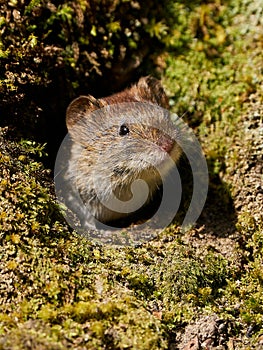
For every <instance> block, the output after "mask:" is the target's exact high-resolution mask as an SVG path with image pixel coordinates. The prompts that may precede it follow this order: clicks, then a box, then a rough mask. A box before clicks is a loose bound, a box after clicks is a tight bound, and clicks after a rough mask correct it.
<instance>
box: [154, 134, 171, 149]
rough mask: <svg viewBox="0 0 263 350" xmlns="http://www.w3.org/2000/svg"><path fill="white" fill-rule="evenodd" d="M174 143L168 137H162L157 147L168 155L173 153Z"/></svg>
mask: <svg viewBox="0 0 263 350" xmlns="http://www.w3.org/2000/svg"><path fill="white" fill-rule="evenodd" d="M174 143H175V141H174V140H172V139H171V138H170V137H169V136H168V135H161V136H160V137H159V138H158V141H157V145H158V146H159V147H161V149H163V150H164V151H165V152H167V153H170V152H171V150H172V149H173V146H174Z"/></svg>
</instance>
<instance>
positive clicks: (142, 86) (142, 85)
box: [137, 76, 169, 109]
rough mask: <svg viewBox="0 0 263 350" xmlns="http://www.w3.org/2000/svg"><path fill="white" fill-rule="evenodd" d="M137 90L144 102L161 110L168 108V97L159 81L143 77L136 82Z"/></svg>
mask: <svg viewBox="0 0 263 350" xmlns="http://www.w3.org/2000/svg"><path fill="white" fill-rule="evenodd" d="M137 88H138V89H139V90H140V94H141V96H142V97H143V98H144V99H145V100H148V101H152V102H153V103H157V104H158V105H159V106H161V107H163V108H166V109H168V108H169V100H168V97H167V95H166V93H165V91H164V89H163V87H162V85H161V83H160V81H159V80H157V79H155V78H153V77H151V76H147V77H143V78H141V79H140V80H139V81H138V83H137Z"/></svg>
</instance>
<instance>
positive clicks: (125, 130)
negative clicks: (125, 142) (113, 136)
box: [119, 124, 130, 136]
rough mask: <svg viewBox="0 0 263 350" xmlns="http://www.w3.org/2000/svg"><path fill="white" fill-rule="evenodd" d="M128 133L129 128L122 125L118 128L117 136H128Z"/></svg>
mask: <svg viewBox="0 0 263 350" xmlns="http://www.w3.org/2000/svg"><path fill="white" fill-rule="evenodd" d="M129 132H130V130H129V128H128V127H127V126H126V125H125V124H122V125H121V126H120V129H119V135H121V136H124V135H127V134H129Z"/></svg>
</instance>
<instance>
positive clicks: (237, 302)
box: [0, 0, 263, 350]
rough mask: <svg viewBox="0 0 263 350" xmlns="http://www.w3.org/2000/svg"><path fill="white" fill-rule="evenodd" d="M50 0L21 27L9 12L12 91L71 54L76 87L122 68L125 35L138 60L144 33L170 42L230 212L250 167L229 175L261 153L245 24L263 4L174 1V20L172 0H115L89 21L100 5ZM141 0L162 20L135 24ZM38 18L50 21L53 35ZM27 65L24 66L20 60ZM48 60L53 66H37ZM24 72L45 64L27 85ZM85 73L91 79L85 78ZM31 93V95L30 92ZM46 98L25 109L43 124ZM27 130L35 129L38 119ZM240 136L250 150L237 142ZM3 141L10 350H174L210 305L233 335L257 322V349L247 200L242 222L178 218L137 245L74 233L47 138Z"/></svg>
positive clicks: (260, 290)
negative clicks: (250, 121)
mask: <svg viewBox="0 0 263 350" xmlns="http://www.w3.org/2000/svg"><path fill="white" fill-rule="evenodd" d="M52 4H53V3H52V2H51V3H49V6H50V8H49V9H47V8H45V10H46V11H43V12H42V10H43V6H45V5H44V4H43V3H42V2H40V1H31V2H30V3H29V5H28V6H27V7H25V6H24V5H23V6H24V7H23V11H21V13H20V15H21V16H23V18H22V19H21V21H19V20H17V21H14V19H13V18H12V19H10V21H11V22H12V21H13V22H16V23H15V26H10V28H9V27H8V26H9V24H10V23H8V24H7V23H6V22H5V21H4V20H3V19H0V25H1V30H2V28H4V40H6V41H5V42H4V44H3V45H1V50H2V52H3V54H2V56H3V57H2V58H3V59H4V60H7V59H8V58H9V54H12V57H13V61H12V62H11V63H10V62H9V63H10V65H11V66H10V67H9V69H10V70H9V72H10V74H8V75H7V76H4V73H3V72H2V73H1V79H2V78H3V79H4V80H2V86H4V88H5V89H6V93H7V95H8V97H10V98H11V97H12V96H13V95H10V94H11V90H12V89H16V90H17V89H19V92H21V91H22V90H23V86H24V85H23V84H24V82H25V83H26V84H29V85H27V87H28V86H38V85H39V84H40V83H41V84H43V85H45V84H48V81H49V79H50V72H51V71H52V69H53V68H52V69H51V70H50V71H49V68H50V67H51V66H52V67H53V65H54V66H56V65H57V64H58V65H59V64H60V62H63V64H64V65H65V72H66V77H69V76H70V73H72V72H73V78H72V80H73V81H75V85H74V89H76V88H78V86H81V84H83V80H82V79H85V80H87V77H86V76H85V74H84V71H85V70H86V69H87V71H88V74H90V76H93V75H92V74H94V72H96V74H94V76H93V77H95V76H96V77H97V76H98V74H99V73H100V72H101V69H103V67H102V66H103V65H104V63H105V62H106V63H105V65H106V64H107V65H108V66H113V65H114V62H113V61H114V58H115V57H117V56H118V47H119V46H118V45H120V44H123V45H124V46H125V47H126V49H127V56H130V55H131V56H132V54H133V53H135V52H137V51H136V50H140V47H141V45H143V44H144V42H143V41H142V42H141V38H142V36H145V37H147V38H151V40H157V41H158V43H159V44H160V43H162V44H164V45H166V51H169V52H166V55H165V57H166V64H167V68H166V70H165V74H164V79H163V80H164V83H165V86H166V88H167V90H168V93H169V96H170V102H171V105H172V108H173V110H174V111H175V112H177V113H178V114H179V115H184V118H185V119H186V120H188V121H189V123H190V125H191V126H192V127H193V128H194V129H195V131H196V132H197V134H198V136H199V138H200V141H201V143H202V147H203V149H204V152H205V154H206V156H207V160H208V165H209V172H210V181H211V183H210V192H211V193H212V194H214V196H215V197H216V199H217V204H218V202H219V203H220V204H221V203H223V205H224V206H225V211H224V212H223V214H224V213H225V212H228V210H229V208H230V206H231V199H233V200H235V198H236V196H237V195H238V193H239V192H240V189H241V187H242V186H243V183H242V179H243V178H242V176H243V175H244V174H246V172H244V173H241V175H240V177H241V180H240V181H241V183H242V184H241V183H240V182H233V183H232V182H231V183H230V180H231V181H232V179H233V178H234V175H235V176H236V174H237V173H236V171H237V170H238V169H241V170H243V168H242V161H243V160H244V158H246V157H247V153H246V152H249V151H250V150H252V151H253V152H254V153H253V155H256V151H255V150H254V149H253V145H254V144H253V142H252V141H253V140H250V139H249V140H248V141H247V143H246V139H245V127H243V124H242V123H243V119H244V115H245V114H244V113H245V112H246V111H247V109H248V107H249V106H250V104H251V103H252V102H253V101H252V100H253V99H252V97H251V96H253V94H254V96H256V97H253V98H254V99H258V100H259V102H260V93H259V92H260V86H261V84H262V76H261V75H260V69H261V68H262V67H261V63H262V50H261V47H260V40H261V36H260V34H259V33H258V31H257V26H258V23H259V22H257V21H255V24H253V23H254V22H253V23H250V25H245V23H247V19H248V18H251V17H250V16H251V15H255V14H256V13H258V12H257V11H258V10H257V8H258V7H257V6H256V5H257V2H255V3H254V7H253V6H252V5H253V4H252V3H251V4H250V3H248V2H245V3H244V2H242V1H238V0H231V1H229V2H227V3H225V2H224V3H223V2H216V3H214V2H212V1H211V2H208V3H207V4H203V3H201V2H188V3H187V5H186V4H181V3H171V2H169V4H170V7H169V11H168V12H167V13H170V12H173V16H170V17H169V16H166V17H165V19H163V18H162V12H160V14H156V15H155V16H153V17H152V15H151V14H152V13H155V12H158V10H159V9H160V7H159V6H160V5H157V6H155V5H156V4H155V3H153V5H151V6H152V7H151V8H150V9H149V11H148V10H147V9H141V12H140V11H139V9H138V8H137V9H136V6H135V5H136V4H137V3H134V2H133V3H131V2H129V1H125V2H117V3H116V2H114V4H113V3H109V4H108V5H109V6H110V10H109V16H108V17H107V16H106V17H105V18H106V19H105V18H104V19H103V21H102V20H101V19H100V18H98V19H96V18H95V17H90V22H87V23H88V24H85V23H86V22H85V21H82V15H85V14H84V12H85V11H87V13H88V14H89V15H90V13H91V12H89V6H88V3H87V2H86V1H80V2H78V4H79V7H77V10H76V7H73V6H72V7H71V6H69V3H65V4H63V5H60V6H57V7H56V9H55V8H54V7H52ZM53 5H54V4H53ZM5 6H9V7H11V8H12V9H17V8H16V6H20V5H19V3H18V2H9V4H8V5H5ZM21 6H22V5H21ZM54 6H55V5H54ZM105 6H106V5H105ZM111 6H112V7H111ZM131 6H135V7H134V8H133V11H134V12H133V14H134V17H132V18H137V15H138V16H143V14H144V12H143V11H146V14H147V16H148V17H147V16H146V18H153V19H152V21H148V22H147V25H146V26H145V27H143V26H142V24H143V21H141V22H140V19H141V17H138V18H139V21H136V20H135V21H133V19H129V20H127V21H128V22H129V21H130V22H129V23H128V24H130V25H131V26H132V27H129V26H128V25H127V26H126V24H127V23H126V22H125V21H122V16H123V19H124V14H123V13H125V14H126V13H128V12H127V11H126V10H127V8H130V7H131ZM154 6H155V8H154ZM9 7H8V8H9ZM107 9H108V7H107V6H106V7H105V8H103V11H102V13H101V16H102V17H103V16H104V13H105V11H106V10H107ZM116 9H118V10H119V11H120V12H115V10H116ZM56 10H57V12H56ZM93 10H94V9H93ZM95 10H96V9H95ZM124 10H125V11H124ZM151 11H153V12H151ZM95 13H97V12H96V11H95ZM76 14H78V16H76ZM24 16H25V17H24ZM1 18H2V17H1ZM4 18H6V17H5V16H4ZM85 18H86V17H85ZM174 18H176V21H174ZM253 18H254V17H253ZM39 21H40V22H39ZM41 21H42V22H41ZM105 21H106V22H105ZM13 22H12V23H13ZM36 22H39V23H45V26H46V27H43V28H44V31H43V33H40V32H39V27H38V26H36ZM84 22H85V23H84ZM12 23H11V24H12ZM85 25H86V26H87V27H85ZM124 27H125V28H128V29H127V30H126V31H125V30H123V28H124ZM142 27H143V28H142ZM130 28H132V29H130ZM19 29H22V32H23V39H24V38H26V39H24V40H22V41H21V46H19V47H17V50H15V51H12V50H14V49H12V50H11V49H10V50H11V51H10V52H9V51H8V53H7V48H6V43H7V39H8V38H11V37H12V35H15V37H16V38H17V37H19V35H20V34H19V33H18V32H19ZM145 31H146V32H145ZM84 32H85V33H87V35H85V36H84V34H83V33H84ZM58 33H59V34H60V35H58ZM8 40H9V39H8ZM94 40H96V43H95V42H94ZM18 42H19V41H18ZM43 42H44V46H42V44H43ZM73 42H77V45H76V46H74V45H73ZM155 42H156V41H155ZM51 43H53V44H54V43H55V44H56V45H55V46H54V47H53V48H56V49H58V51H52V50H51V51H52V53H50V56H48V59H47V60H46V58H47V56H45V55H44V54H43V51H42V49H43V48H44V47H45V48H46V49H47V47H48V45H50V44H51ZM95 44H96V45H95ZM45 45H46V46H45ZM101 47H103V48H105V50H106V51H101V50H100V49H98V48H101ZM244 47H245V48H246V52H244ZM8 50H9V49H8ZM78 50H79V51H78ZM89 50H91V51H89ZM133 50H134V51H133ZM94 52H95V53H96V55H94V54H93V55H91V53H94ZM27 55H28V56H27ZM100 55H102V56H100ZM115 55H116V56H115ZM248 57H249V59H248ZM35 59H36V61H35ZM49 59H50V60H51V61H49ZM23 60H25V62H23ZM38 60H40V61H38ZM60 60H62V61H60ZM4 62H5V63H6V62H7V61H4ZM33 62H34V63H33ZM47 62H49V63H48V64H47ZM50 62H51V63H50ZM17 63H19V64H20V66H19V67H20V68H19V71H16V70H15V68H14V67H16V64H17ZM45 64H47V67H49V68H48V71H47V70H46V69H45V72H43V75H42V73H39V74H38V73H37V74H36V72H38V71H39V70H40V71H41V69H40V68H41V67H42V65H45ZM25 68H27V69H29V68H30V69H31V68H32V72H33V73H32V75H30V74H27V75H26V76H25V80H23V81H20V82H19V83H18V79H19V78H21V79H22V78H23V69H25ZM92 72H93V73H92ZM81 75H82V76H83V77H84V78H81V79H78V78H79V77H80V76H81ZM42 78H43V80H41V79H42ZM23 79H24V78H23ZM66 79H68V78H66ZM92 79H93V78H92ZM8 84H9V85H8ZM82 86H84V85H82ZM23 91H24V90H23ZM31 92H32V90H30V89H29V92H25V94H26V96H27V98H28V101H29V100H30V101H31V95H30V94H31ZM62 95H63V94H62ZM58 100H59V98H58V97H57V96H56V102H58ZM10 101H11V100H10ZM251 101H252V102H251ZM32 103H33V102H32ZM45 103H46V101H45ZM37 106H38V105H37V104H34V103H33V104H32V105H31V104H26V105H25V106H24V108H26V109H27V113H28V114H29V115H30V117H31V118H32V119H30V120H32V121H33V123H35V116H36V115H38V114H37V113H40V112H39V109H38V108H37ZM50 108H51V109H52V107H50ZM32 110H34V111H38V112H37V113H35V112H34V113H32ZM246 113H247V112H246ZM22 114H23V113H22V112H21V111H20V114H19V117H20V116H21V115H22ZM8 115H12V113H8ZM14 115H15V114H14ZM36 118H37V117H36ZM26 126H27V127H28V128H29V129H30V127H31V123H27V124H26ZM249 130H250V129H249ZM242 140H244V143H243V144H242ZM238 143H241V144H242V147H241V148H236V147H235V145H236V144H238ZM243 145H245V146H244V147H243ZM0 146H1V151H0V165H1V166H0V202H1V211H0V239H1V246H0V258H1V259H0V261H1V263H0V264H1V272H0V273H1V278H0V281H1V284H2V285H1V296H0V302H1V313H0V349H4V350H8V349H12V350H16V349H19V350H20V349H21V350H23V349H28V346H29V345H28V344H30V348H32V349H65V348H72V349H84V348H85V349H105V348H106V349H128V348H129V349H136V350H137V349H143V350H144V349H145V350H147V349H169V348H173V347H176V346H177V345H178V344H176V342H177V340H178V337H179V335H180V332H183V329H184V327H185V325H187V324H190V322H191V321H194V320H198V319H199V316H200V315H209V314H216V315H217V316H218V318H219V319H220V320H223V321H226V322H229V325H231V327H232V328H231V327H230V326H229V329H230V330H228V332H229V333H227V334H226V335H224V336H225V339H227V340H226V341H228V339H234V340H233V341H236V339H239V338H241V340H240V341H241V342H242V337H243V336H242V334H246V333H247V331H248V330H249V329H252V330H253V332H252V339H246V341H244V344H248V343H249V345H243V344H241V345H240V347H239V348H240V349H248V348H249V346H250V345H251V349H252V345H253V343H255V344H256V345H255V346H257V343H256V342H257V339H258V338H259V336H260V334H261V329H262V326H263V320H262V314H263V275H262V264H263V238H262V230H263V227H262V222H260V220H259V215H258V216H257V217H254V216H253V213H251V211H250V210H249V207H246V208H242V210H239V212H237V213H234V214H236V215H235V220H234V224H235V226H234V231H230V232H229V231H228V230H227V229H226V228H225V226H224V225H221V222H220V223H219V224H218V222H217V221H216V220H214V221H213V219H212V223H210V227H205V226H204V227H199V226H197V227H196V228H194V229H192V230H191V231H190V232H186V233H181V232H180V230H179V229H178V228H177V227H176V226H170V227H169V229H167V230H166V231H165V232H164V233H162V234H161V235H160V237H158V238H156V239H155V240H154V241H152V242H149V243H147V244H144V245H143V246H142V247H139V248H131V247H126V248H123V249H114V248H112V247H107V246H105V247H104V246H99V245H95V244H93V243H92V242H89V241H87V240H85V239H84V238H83V237H80V236H78V235H76V234H75V233H74V232H72V230H70V228H68V227H67V225H66V223H65V222H64V221H63V218H62V216H61V214H60V211H59V209H58V206H57V204H56V200H55V196H54V190H53V185H52V178H51V176H50V172H49V171H47V170H46V169H45V168H44V166H43V164H42V163H41V159H43V157H45V153H46V149H45V147H44V146H43V145H42V144H38V143H36V142H34V141H32V140H31V139H30V140H29V139H22V141H20V142H14V141H10V136H9V138H8V137H7V135H6V132H5V130H3V129H1V137H0ZM246 149H248V151H247V150H246ZM241 151H242V152H243V153H242V152H241ZM252 151H251V152H252ZM244 154H245V155H244ZM248 155H250V153H248ZM253 159H254V158H253ZM250 165H251V164H250ZM252 165H253V164H252ZM236 177H238V176H236ZM221 180H222V181H221ZM224 181H225V182H227V184H226V185H225V184H224ZM218 208H219V209H218ZM218 208H217V211H216V213H217V214H220V213H219V212H220V210H221V207H220V206H219V205H218ZM209 209H210V207H209ZM206 213H207V212H206ZM209 214H210V212H209ZM224 219H225V221H227V219H228V217H226V218H224ZM225 221H224V224H225ZM216 225H217V226H216ZM211 232H212V233H211ZM209 240H210V241H209ZM224 240H225V241H226V242H225V241H224ZM222 242H223V243H222ZM217 244H218V245H217ZM220 244H222V245H223V248H222V246H220ZM220 336H221V335H220ZM189 340H190V339H189ZM229 344H230V343H229ZM230 345H231V344H230ZM237 348H238V347H237Z"/></svg>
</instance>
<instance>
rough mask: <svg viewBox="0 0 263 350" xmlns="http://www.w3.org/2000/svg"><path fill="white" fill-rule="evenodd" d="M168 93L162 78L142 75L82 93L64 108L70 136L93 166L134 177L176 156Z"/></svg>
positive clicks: (177, 148) (123, 175) (99, 169)
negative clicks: (102, 93) (130, 82)
mask: <svg viewBox="0 0 263 350" xmlns="http://www.w3.org/2000/svg"><path fill="white" fill-rule="evenodd" d="M166 104H167V97H166V95H165V93H164V91H163V89H162V87H161V85H160V83H159V82H158V81H157V80H155V79H153V78H149V77H146V78H142V79H140V81H139V82H138V84H137V85H135V86H133V87H132V88H130V89H127V90H124V91H123V92H121V93H118V94H115V95H112V96H110V97H107V98H104V99H95V98H94V97H92V96H80V97H78V98H77V99H75V100H74V101H73V102H72V103H71V104H70V105H69V107H68V110H67V117H66V122H67V127H68V130H69V133H70V136H71V138H72V139H73V142H75V143H78V144H79V145H81V147H82V155H79V156H80V157H82V158H83V159H84V158H85V159H86V160H87V161H88V162H89V164H93V165H94V166H97V171H103V168H105V172H107V171H108V172H109V173H110V174H111V176H112V175H113V174H115V175H116V176H122V177H126V178H128V177H130V176H132V177H133V178H135V177H136V176H138V177H139V176H140V175H141V174H142V173H144V175H143V177H145V176H146V177H147V174H149V176H151V175H150V172H149V171H150V169H152V168H153V167H156V166H160V165H161V166H162V165H163V166H165V162H166V159H167V157H170V158H171V159H173V160H174V161H175V162H176V161H177V160H178V158H179V157H180V155H181V150H180V147H179V146H178V144H177V140H178V137H179V133H178V130H177V129H176V127H175V126H174V124H173V123H172V121H171V120H170V116H169V112H168V111H167V110H166V109H164V108H163V107H164V106H166Z"/></svg>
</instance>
